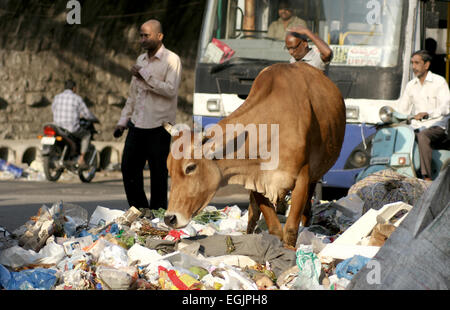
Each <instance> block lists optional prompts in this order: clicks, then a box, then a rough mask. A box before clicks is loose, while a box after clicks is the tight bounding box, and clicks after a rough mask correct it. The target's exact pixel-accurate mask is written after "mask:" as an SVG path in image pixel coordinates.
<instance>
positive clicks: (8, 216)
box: [0, 172, 248, 232]
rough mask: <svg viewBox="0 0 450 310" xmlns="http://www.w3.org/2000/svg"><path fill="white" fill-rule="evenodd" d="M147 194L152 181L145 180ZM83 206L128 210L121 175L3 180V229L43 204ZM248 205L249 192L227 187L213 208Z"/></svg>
mask: <svg viewBox="0 0 450 310" xmlns="http://www.w3.org/2000/svg"><path fill="white" fill-rule="evenodd" d="M145 189H146V191H147V195H148V196H150V194H149V189H150V178H145ZM61 200H62V201H63V202H65V203H73V204H77V205H80V206H82V207H83V208H85V209H86V210H87V211H88V212H89V216H90V215H91V214H92V213H93V212H94V210H95V208H96V207H97V206H102V207H107V208H110V209H119V210H126V209H128V204H127V201H126V197H125V192H124V189H123V184H122V179H121V175H120V173H117V172H109V173H98V174H97V175H96V177H95V178H94V180H93V181H92V182H91V183H89V184H84V183H81V182H80V180H79V179H78V178H77V177H76V176H73V175H65V178H64V179H63V180H61V181H59V182H57V183H51V182H47V181H26V180H9V181H0V227H4V228H5V229H6V230H8V231H10V232H12V231H13V230H15V229H16V228H18V227H20V226H21V225H23V224H25V222H26V221H28V220H29V218H30V217H31V216H34V215H36V214H37V211H38V210H39V208H40V207H42V205H44V204H45V205H46V206H47V207H51V206H52V205H53V203H55V202H58V201H61ZM235 204H237V205H239V206H240V207H242V208H245V207H247V206H248V193H247V191H246V190H245V189H244V188H243V187H241V186H234V185H233V186H227V187H225V188H221V189H219V191H218V193H217V194H216V196H215V197H214V198H213V200H212V201H211V203H210V205H215V206H217V207H224V206H226V205H235Z"/></svg>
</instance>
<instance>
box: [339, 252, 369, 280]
mask: <svg viewBox="0 0 450 310" xmlns="http://www.w3.org/2000/svg"><path fill="white" fill-rule="evenodd" d="M369 261H370V258H367V257H364V256H360V255H355V256H353V257H352V258H348V259H346V260H344V261H343V262H342V263H340V264H338V265H337V266H336V275H337V276H338V278H339V279H340V278H346V279H348V280H351V279H353V276H354V275H355V274H357V273H358V272H359V271H360V270H361V269H362V268H363V267H364V266H365V265H367V263H368V262H369Z"/></svg>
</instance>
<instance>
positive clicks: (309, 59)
mask: <svg viewBox="0 0 450 310" xmlns="http://www.w3.org/2000/svg"><path fill="white" fill-rule="evenodd" d="M308 38H309V39H310V40H311V41H312V42H313V43H314V45H315V46H316V47H317V50H316V49H313V48H311V47H309V45H308ZM285 44H286V45H285V48H286V49H287V50H288V52H289V54H290V55H291V56H292V58H291V60H290V62H291V63H294V62H297V61H303V62H306V63H307V64H310V65H311V66H313V67H316V68H318V69H320V70H322V71H327V70H328V66H329V65H330V62H331V60H332V59H333V50H332V49H331V48H330V47H329V46H328V44H327V43H325V42H324V41H323V40H322V39H321V38H319V36H317V35H315V34H314V33H313V32H312V31H311V30H309V29H308V28H306V27H303V26H296V27H292V28H290V29H288V33H287V34H286V39H285Z"/></svg>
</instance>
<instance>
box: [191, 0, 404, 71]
mask: <svg viewBox="0 0 450 310" xmlns="http://www.w3.org/2000/svg"><path fill="white" fill-rule="evenodd" d="M279 2H280V1H277V0H276V1H273V0H270V1H269V0H215V1H211V3H210V7H209V10H208V12H207V14H206V16H205V21H204V28H203V33H202V38H201V42H200V53H199V57H200V58H199V61H200V62H202V63H223V62H226V61H228V60H230V59H231V58H234V57H239V58H248V59H261V60H268V61H275V62H286V61H289V59H290V58H291V56H290V55H289V53H288V51H287V50H286V49H284V45H285V43H284V34H285V33H284V31H283V30H284V27H283V26H282V24H283V22H282V20H281V17H280V16H279V10H278V6H279ZM406 3H407V2H406V1H405V0H297V1H295V0H291V1H290V7H291V10H290V11H291V12H292V15H293V18H292V22H291V25H295V24H296V23H303V24H304V25H305V24H306V25H307V27H308V28H309V29H311V30H312V31H313V32H314V33H316V34H318V35H319V36H320V37H321V38H322V39H323V40H324V41H325V42H327V43H328V44H329V45H330V47H331V48H332V49H333V52H334V57H333V60H332V63H331V65H332V66H366V67H367V66H371V67H383V68H388V67H395V66H397V65H398V62H399V59H400V57H399V50H400V48H399V46H400V34H401V30H402V16H403V12H404V10H406V8H405V6H406ZM271 27H272V28H278V32H277V31H275V32H274V31H273V29H272V30H270V31H269V29H270V28H271ZM280 27H282V28H281V34H280V31H279V29H280ZM310 44H311V43H310Z"/></svg>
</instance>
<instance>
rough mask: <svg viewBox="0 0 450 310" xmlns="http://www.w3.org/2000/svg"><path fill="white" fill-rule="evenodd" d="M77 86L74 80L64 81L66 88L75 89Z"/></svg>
mask: <svg viewBox="0 0 450 310" xmlns="http://www.w3.org/2000/svg"><path fill="white" fill-rule="evenodd" d="M75 86H77V83H75V82H74V81H72V80H67V81H65V82H64V89H73V88H74V87H75Z"/></svg>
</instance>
